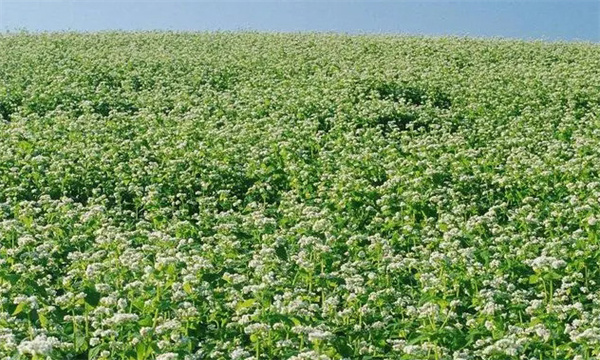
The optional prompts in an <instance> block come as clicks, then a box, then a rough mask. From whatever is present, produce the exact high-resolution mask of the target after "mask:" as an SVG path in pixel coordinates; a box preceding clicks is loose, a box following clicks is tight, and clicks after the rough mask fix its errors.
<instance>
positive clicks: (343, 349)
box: [333, 340, 354, 358]
mask: <svg viewBox="0 0 600 360" xmlns="http://www.w3.org/2000/svg"><path fill="white" fill-rule="evenodd" d="M333 346H334V347H335V350H337V352H338V353H339V354H340V355H342V356H343V357H345V358H351V357H352V355H354V350H352V348H351V347H350V346H349V345H348V344H347V343H346V342H345V341H342V340H340V341H335V342H334V343H333Z"/></svg>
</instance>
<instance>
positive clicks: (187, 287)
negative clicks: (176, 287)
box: [183, 283, 194, 294]
mask: <svg viewBox="0 0 600 360" xmlns="http://www.w3.org/2000/svg"><path fill="white" fill-rule="evenodd" d="M183 290H184V291H185V292H186V293H188V294H191V293H193V292H194V289H192V286H191V285H190V284H189V283H184V284H183Z"/></svg>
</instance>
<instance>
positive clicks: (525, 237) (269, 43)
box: [0, 33, 600, 360]
mask: <svg viewBox="0 0 600 360" xmlns="http://www.w3.org/2000/svg"><path fill="white" fill-rule="evenodd" d="M599 174H600V47H598V45H593V44H585V43H571V44H565V43H544V42H522V41H508V40H473V39H465V38H420V37H403V36H346V35H316V34H305V35H299V34H288V35H283V34H270V35H268V34H258V33H199V34H183V33H101V34H87V35H81V34H69V33H64V34H37V35H32V34H26V33H21V34H8V35H3V36H0V359H6V360H8V359H14V360H17V359H36V360H42V359H122V360H144V359H156V360H175V359H182V360H192V359H233V360H241V359H245V360H250V359H252V360H259V359H292V360H302V359H306V360H313V359H314V360H328V359H332V360H340V359H407V360H413V359H431V360H474V359H497V360H508V359H518V360H534V359H536V360H547V359H561V360H562V359H575V360H588V359H598V358H599V357H600V267H599V264H600V247H599V245H600V237H599V233H598V231H599V228H600V179H599V178H598V176H599Z"/></svg>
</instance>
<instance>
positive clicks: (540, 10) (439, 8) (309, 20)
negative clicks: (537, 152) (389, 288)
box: [0, 0, 600, 42]
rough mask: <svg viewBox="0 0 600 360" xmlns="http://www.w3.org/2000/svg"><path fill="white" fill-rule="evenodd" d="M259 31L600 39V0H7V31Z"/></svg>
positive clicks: (3, 5)
mask: <svg viewBox="0 0 600 360" xmlns="http://www.w3.org/2000/svg"><path fill="white" fill-rule="evenodd" d="M17 29H27V30H30V31H39V30H44V31H59V30H76V31H98V30H160V29H162V30H186V31H206V30H260V31H335V32H348V33H403V34H425V35H447V34H450V35H469V36H477V37H490V36H494V37H510V38H521V39H545V40H584V41H595V42H599V41H600V0H568V1H560V0H546V1H535V0H520V1H506V0H505V1H492V0H482V1H451V0H435V1H432V0H425V1H406V0H399V1H367V0H355V1H341V0H322V1H316V0H309V1H290V0H287V1H285V0H283V1H253V0H246V1H202V0H197V1H191V0H188V1H181V0H174V1H131V0H130V1H89V0H62V1H60V0H38V1H26V0H25V1H24V0H21V1H16V0H0V30H17Z"/></svg>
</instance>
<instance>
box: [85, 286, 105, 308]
mask: <svg viewBox="0 0 600 360" xmlns="http://www.w3.org/2000/svg"><path fill="white" fill-rule="evenodd" d="M84 292H85V302H86V303H88V304H90V305H91V306H96V305H98V303H99V302H100V297H101V296H100V293H99V292H98V291H96V289H95V288H94V287H92V286H88V287H86V288H85V290H84Z"/></svg>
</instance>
